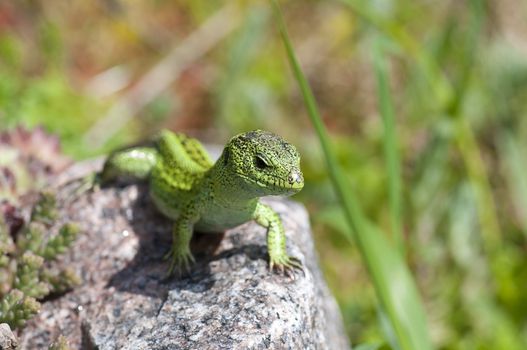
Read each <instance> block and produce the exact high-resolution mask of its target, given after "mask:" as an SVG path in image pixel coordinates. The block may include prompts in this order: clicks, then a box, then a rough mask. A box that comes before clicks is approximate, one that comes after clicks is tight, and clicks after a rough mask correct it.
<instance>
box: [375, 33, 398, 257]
mask: <svg viewBox="0 0 527 350" xmlns="http://www.w3.org/2000/svg"><path fill="white" fill-rule="evenodd" d="M373 53H374V55H373V58H374V60H373V61H374V66H375V73H376V76H377V96H378V99H379V111H380V113H381V117H382V121H383V123H384V137H383V141H384V155H385V157H386V168H387V170H388V171H387V173H388V194H389V195H388V198H389V202H390V215H391V223H392V234H393V236H394V238H395V242H396V243H397V246H398V247H399V249H400V251H401V253H402V254H403V256H404V241H403V239H404V238H403V228H402V221H403V218H402V180H401V165H400V163H401V161H400V156H399V150H398V142H397V136H396V131H395V116H394V111H393V105H392V101H391V97H390V88H389V84H388V72H387V68H386V64H385V62H384V59H383V53H382V48H381V42H380V41H379V40H377V41H376V44H375V49H374V50H373Z"/></svg>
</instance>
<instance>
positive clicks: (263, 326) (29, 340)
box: [20, 164, 349, 350]
mask: <svg viewBox="0 0 527 350" xmlns="http://www.w3.org/2000/svg"><path fill="white" fill-rule="evenodd" d="M94 166H96V164H90V165H89V168H93V167H94ZM74 172H75V171H74ZM70 176H71V175H70ZM266 201H267V202H268V203H269V204H270V205H271V206H272V207H273V208H274V209H275V210H277V211H278V212H279V214H280V216H281V217H282V219H283V222H284V226H285V229H286V232H287V235H288V246H287V249H288V251H289V253H290V254H292V255H293V256H296V257H298V258H300V260H301V261H302V262H303V264H304V266H305V274H302V273H297V274H296V278H295V279H294V280H291V279H290V278H288V277H285V276H280V275H277V274H273V273H270V272H269V270H268V267H267V265H268V262H267V250H266V243H265V230H264V229H263V228H262V227H260V226H258V225H256V224H254V223H246V224H244V225H241V226H239V227H237V228H234V229H232V230H229V231H227V232H226V233H225V234H223V235H222V234H217V235H214V234H201V235H200V234H195V235H194V239H193V242H192V250H193V252H194V256H195V257H196V261H197V263H196V265H195V266H194V269H193V271H192V272H191V274H190V275H188V276H184V277H180V278H170V279H165V277H164V276H165V272H166V269H167V263H166V262H165V261H164V260H163V255H164V254H165V253H166V252H167V251H168V248H169V247H170V241H171V240H170V232H171V223H170V221H169V220H167V219H165V218H164V217H162V216H161V215H159V214H158V213H157V212H156V210H155V208H154V207H153V204H152V202H151V201H150V199H149V197H148V195H147V191H146V188H145V187H144V186H141V185H130V186H127V187H121V188H116V187H114V188H107V189H101V190H99V191H97V192H94V193H91V194H87V195H83V196H82V197H81V198H79V199H78V200H76V201H75V202H74V203H71V204H68V205H63V207H62V209H61V214H62V215H61V217H63V219H64V220H72V221H76V222H77V223H79V225H80V227H81V230H82V231H83V234H82V235H80V237H79V238H78V239H77V241H76V242H75V245H74V247H73V248H72V249H71V251H70V252H69V253H67V254H66V255H65V256H64V257H63V258H62V261H61V264H67V265H69V266H71V267H73V268H74V269H75V270H76V271H77V272H78V274H79V275H80V276H81V277H82V279H83V281H84V282H83V284H82V286H80V287H78V288H77V289H75V290H74V291H72V292H70V293H68V294H66V295H64V296H62V297H60V298H58V299H55V300H50V301H47V302H46V303H44V305H43V308H42V311H41V313H40V314H39V315H38V316H37V317H36V318H35V319H33V320H32V321H31V322H30V323H29V324H28V326H27V327H26V329H25V330H24V332H23V333H22V334H21V339H20V343H21V347H22V348H23V349H47V346H48V345H49V344H50V343H51V342H52V341H53V340H55V339H56V338H57V337H58V336H59V335H60V334H63V335H65V336H66V337H67V338H68V340H69V341H70V343H71V344H72V348H73V349H101V350H106V349H108V350H109V349H134V350H141V349H145V350H146V349H149V350H157V349H159V350H161V349H332V350H333V349H335V350H338V349H347V348H349V344H348V342H347V339H346V336H345V333H344V331H343V327H342V321H341V318H340V314H339V310H338V308H337V306H336V303H335V301H334V299H333V297H332V296H331V294H330V293H329V290H328V288H327V286H326V284H325V282H324V279H323V277H322V274H321V271H320V269H319V267H318V263H317V258H316V253H315V250H314V246H313V239H312V235H311V231H310V227H309V220H308V216H307V213H306V211H305V209H304V207H303V206H301V205H300V204H297V203H295V202H292V201H288V200H283V199H267V200H266ZM58 224H60V223H58Z"/></svg>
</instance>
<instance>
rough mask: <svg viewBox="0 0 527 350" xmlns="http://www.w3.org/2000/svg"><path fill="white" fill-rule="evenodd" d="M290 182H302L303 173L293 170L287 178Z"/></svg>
mask: <svg viewBox="0 0 527 350" xmlns="http://www.w3.org/2000/svg"><path fill="white" fill-rule="evenodd" d="M287 180H288V181H289V183H290V184H293V183H295V182H298V183H300V182H302V175H300V173H299V172H298V171H292V172H291V174H289V177H288V178H287Z"/></svg>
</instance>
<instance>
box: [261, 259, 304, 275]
mask: <svg viewBox="0 0 527 350" xmlns="http://www.w3.org/2000/svg"><path fill="white" fill-rule="evenodd" d="M269 269H270V270H271V271H274V270H275V269H276V270H278V272H279V273H280V274H281V275H286V276H289V277H291V278H292V279H295V274H294V272H295V270H300V271H302V273H304V275H305V272H304V269H303V267H302V262H301V261H300V259H298V258H295V257H294V256H289V255H287V254H283V255H279V256H274V257H272V256H270V257H269Z"/></svg>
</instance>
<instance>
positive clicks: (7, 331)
mask: <svg viewBox="0 0 527 350" xmlns="http://www.w3.org/2000/svg"><path fill="white" fill-rule="evenodd" d="M17 346H18V340H17V339H16V336H15V335H14V334H13V332H12V331H11V328H10V327H9V325H8V324H7V323H0V349H1V350H15V349H16V348H17Z"/></svg>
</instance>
